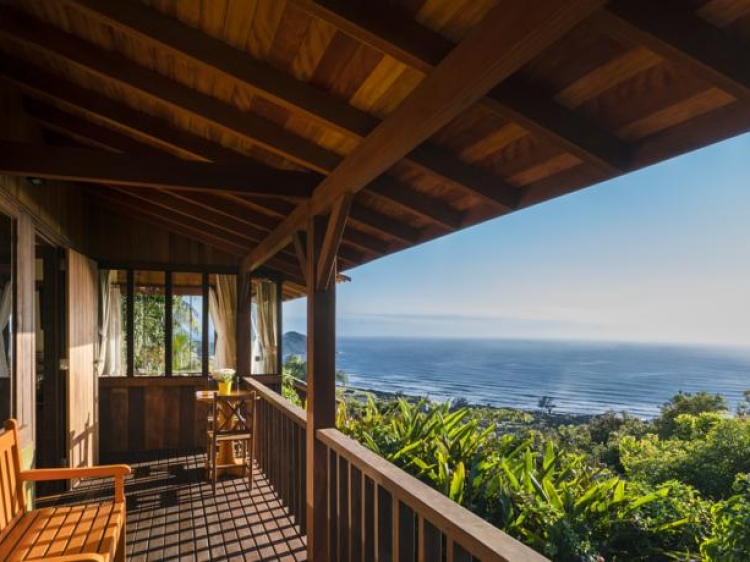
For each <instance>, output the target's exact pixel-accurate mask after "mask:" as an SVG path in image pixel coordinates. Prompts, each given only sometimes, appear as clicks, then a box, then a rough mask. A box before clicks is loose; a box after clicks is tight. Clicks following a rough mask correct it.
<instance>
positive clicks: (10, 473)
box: [0, 419, 26, 532]
mask: <svg viewBox="0 0 750 562" xmlns="http://www.w3.org/2000/svg"><path fill="white" fill-rule="evenodd" d="M25 511H26V500H25V497H24V493H23V485H22V484H21V447H20V444H19V442H18V422H17V421H16V420H13V419H11V420H8V421H6V422H5V431H4V432H3V433H2V434H0V532H2V531H3V530H4V529H5V528H6V527H7V526H8V525H9V524H11V523H12V522H13V521H14V520H15V518H16V517H18V516H20V515H21V514H22V513H23V512H25Z"/></svg>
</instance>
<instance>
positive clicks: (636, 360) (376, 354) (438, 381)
mask: <svg viewBox="0 0 750 562" xmlns="http://www.w3.org/2000/svg"><path fill="white" fill-rule="evenodd" d="M337 368H338V369H341V370H343V371H345V372H346V373H347V376H348V386H351V387H354V388H360V389H364V390H374V391H382V392H392V393H402V394H405V395H416V396H426V397H428V398H430V399H431V400H436V401H445V400H452V399H465V400H467V401H468V402H470V403H472V404H479V405H490V406H495V407H508V408H518V409H524V410H533V409H536V408H537V402H538V400H539V398H541V397H542V396H550V397H551V398H552V399H553V401H554V403H555V405H556V407H555V410H554V411H555V412H560V413H571V414H600V413H603V412H606V411H608V410H615V411H627V412H629V413H631V414H633V415H635V416H639V417H643V418H648V417H652V416H655V415H657V414H658V413H659V408H660V407H661V405H662V404H664V403H665V402H666V401H668V400H669V399H670V398H671V397H672V396H674V395H675V394H677V392H679V391H683V392H691V393H695V392H699V391H707V392H711V393H718V394H721V395H723V396H725V397H726V399H727V402H728V404H729V406H730V408H732V409H734V408H735V407H736V405H737V404H738V403H739V402H740V401H741V400H742V399H743V396H742V393H743V392H744V391H745V390H750V347H747V348H745V347H740V346H714V345H705V344H667V343H636V342H619V341H614V342H607V341H573V340H530V339H484V338H419V337H406V338H405V337H340V338H339V339H338V340H337Z"/></svg>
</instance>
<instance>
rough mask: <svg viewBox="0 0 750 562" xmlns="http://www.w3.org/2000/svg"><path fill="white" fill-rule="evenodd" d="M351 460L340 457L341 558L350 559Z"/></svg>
mask: <svg viewBox="0 0 750 562" xmlns="http://www.w3.org/2000/svg"><path fill="white" fill-rule="evenodd" d="M349 503H350V498H349V462H348V461H347V460H346V459H345V458H344V457H339V544H338V551H339V560H343V561H346V560H349V535H350V533H351V522H350V521H349Z"/></svg>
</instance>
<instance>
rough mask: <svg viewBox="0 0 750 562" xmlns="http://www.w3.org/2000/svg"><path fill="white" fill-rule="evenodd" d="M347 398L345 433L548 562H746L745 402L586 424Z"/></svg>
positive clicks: (693, 405) (702, 401) (713, 402)
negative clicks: (734, 409) (735, 407)
mask: <svg viewBox="0 0 750 562" xmlns="http://www.w3.org/2000/svg"><path fill="white" fill-rule="evenodd" d="M286 394H287V395H289V396H292V395H294V391H293V390H292V389H291V388H290V387H288V388H287V389H286ZM343 396H344V399H343V400H342V401H341V402H340V405H339V411H338V419H337V424H338V427H339V429H340V430H341V431H343V432H344V433H346V434H348V435H350V436H351V437H352V438H354V439H356V440H358V441H360V442H361V443H363V444H364V445H366V446H367V447H369V448H370V449H372V450H373V451H375V452H377V453H378V454H379V455H381V456H383V457H384V458H386V459H388V460H390V461H391V462H393V463H394V464H396V465H397V466H399V467H400V468H402V469H404V470H405V471H407V472H409V473H411V474H413V475H414V476H416V477H417V478H419V479H420V480H422V481H423V482H425V483H427V484H429V485H430V486H432V487H434V488H435V489H437V490H439V491H440V492H442V493H443V494H445V495H446V496H448V497H450V498H451V499H453V500H454V501H456V502H458V503H460V504H461V505H463V506H465V507H466V508H468V509H470V510H471V511H473V512H474V513H476V514H478V515H479V516H481V517H483V518H485V519H486V520H488V521H490V522H491V523H493V524H494V525H496V526H497V527H499V528H500V529H503V530H504V531H506V532H507V533H509V534H511V535H512V536H514V537H516V538H518V539H519V540H521V541H522V542H524V543H526V544H528V545H529V546H531V547H532V548H534V549H536V550H538V551H539V552H541V553H543V554H544V555H545V556H547V557H549V558H551V559H552V560H556V561H604V560H607V561H615V560H617V561H620V560H709V561H730V562H731V561H741V560H742V561H747V560H750V475H749V474H750V417H749V416H748V410H749V409H750V408H748V406H749V405H750V393H748V394H747V397H748V398H747V402H748V404H746V405H744V406H741V407H740V408H739V409H738V411H737V413H736V414H735V415H732V414H730V413H729V412H728V411H727V405H726V401H725V400H724V399H723V398H722V397H721V396H716V395H710V394H706V393H699V394H696V395H690V394H683V393H681V394H678V395H677V396H675V397H674V398H673V399H672V400H670V401H669V402H668V403H667V404H665V405H664V406H663V408H662V413H661V415H660V416H659V417H657V418H656V419H654V420H652V421H643V420H640V419H638V418H634V417H632V416H629V415H627V414H624V413H622V414H620V413H615V412H608V413H606V414H603V415H601V416H594V417H589V418H579V419H578V420H577V421H578V423H570V422H571V420H570V418H567V417H566V416H563V415H560V414H552V413H551V411H552V408H551V406H552V407H553V403H552V401H551V399H550V400H545V401H544V403H542V401H541V400H540V403H539V408H540V410H541V411H540V412H538V413H530V412H520V411H515V410H509V409H493V408H480V407H467V406H465V405H464V404H454V405H453V407H452V406H451V405H450V404H434V403H430V402H427V401H425V400H420V401H416V400H410V401H409V400H406V399H404V398H398V399H396V398H380V399H376V398H375V397H374V396H372V395H370V396H369V397H368V398H367V399H366V401H363V400H362V399H358V398H352V397H350V395H343ZM359 396H360V397H361V396H362V395H361V394H360V395H359Z"/></svg>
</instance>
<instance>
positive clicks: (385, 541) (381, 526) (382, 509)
mask: <svg viewBox="0 0 750 562" xmlns="http://www.w3.org/2000/svg"><path fill="white" fill-rule="evenodd" d="M377 506H378V516H377V518H376V521H377V522H378V560H379V561H380V562H391V561H392V560H393V524H392V521H393V518H394V514H393V496H391V494H390V492H389V491H388V490H386V489H385V488H383V487H382V486H378V498H377Z"/></svg>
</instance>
